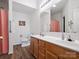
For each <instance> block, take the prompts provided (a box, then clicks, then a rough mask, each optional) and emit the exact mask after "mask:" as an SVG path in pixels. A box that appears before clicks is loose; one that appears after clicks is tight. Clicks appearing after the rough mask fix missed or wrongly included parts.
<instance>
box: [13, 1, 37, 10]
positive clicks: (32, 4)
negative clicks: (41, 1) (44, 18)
mask: <svg viewBox="0 0 79 59" xmlns="http://www.w3.org/2000/svg"><path fill="white" fill-rule="evenodd" d="M13 1H15V2H18V3H21V4H23V5H26V6H29V7H32V8H35V9H36V8H37V0H13Z"/></svg>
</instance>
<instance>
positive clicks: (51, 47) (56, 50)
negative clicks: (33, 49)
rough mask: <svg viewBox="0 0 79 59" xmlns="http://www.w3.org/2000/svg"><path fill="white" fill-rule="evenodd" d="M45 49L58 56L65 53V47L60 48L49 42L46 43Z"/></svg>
mask: <svg viewBox="0 0 79 59" xmlns="http://www.w3.org/2000/svg"><path fill="white" fill-rule="evenodd" d="M46 50H48V51H50V52H52V53H55V54H56V55H58V56H60V55H63V54H64V53H65V49H64V48H61V47H59V46H57V45H54V44H51V43H48V42H47V43H46Z"/></svg>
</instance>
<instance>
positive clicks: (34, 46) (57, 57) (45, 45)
mask: <svg viewBox="0 0 79 59" xmlns="http://www.w3.org/2000/svg"><path fill="white" fill-rule="evenodd" d="M30 52H31V54H32V55H33V56H34V57H35V58H36V59H79V44H76V43H73V42H65V41H63V40H60V39H59V40H58V39H54V38H50V37H49V38H47V37H42V36H38V35H37V36H36V35H33V36H31V44H30Z"/></svg>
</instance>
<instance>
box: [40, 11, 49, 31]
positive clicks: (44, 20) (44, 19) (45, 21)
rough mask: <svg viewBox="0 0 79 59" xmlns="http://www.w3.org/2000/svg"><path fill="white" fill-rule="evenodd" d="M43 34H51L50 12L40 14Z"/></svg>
mask: <svg viewBox="0 0 79 59" xmlns="http://www.w3.org/2000/svg"><path fill="white" fill-rule="evenodd" d="M40 23H41V24H40V25H41V32H50V10H49V11H47V12H43V13H42V14H40Z"/></svg>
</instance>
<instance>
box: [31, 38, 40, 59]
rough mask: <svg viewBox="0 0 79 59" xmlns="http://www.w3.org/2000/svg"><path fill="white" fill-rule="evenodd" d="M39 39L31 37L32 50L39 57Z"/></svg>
mask: <svg viewBox="0 0 79 59" xmlns="http://www.w3.org/2000/svg"><path fill="white" fill-rule="evenodd" d="M38 43H39V42H38V39H36V38H33V37H31V43H30V52H31V54H32V55H33V56H35V58H36V59H38Z"/></svg>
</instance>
